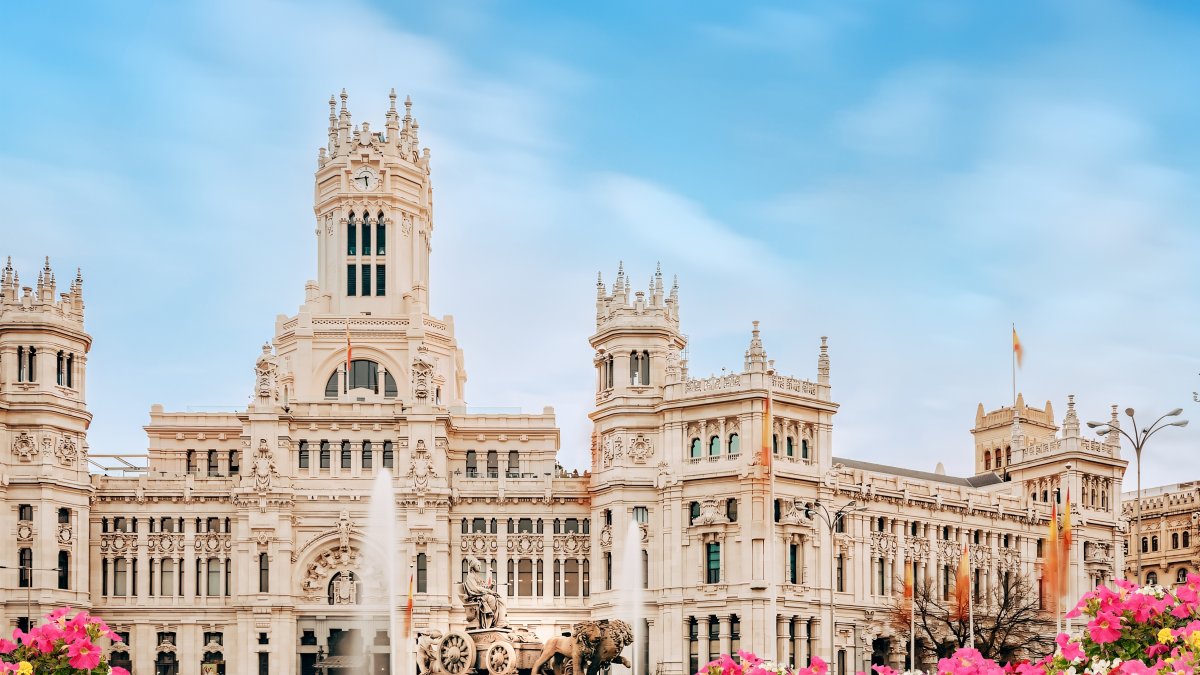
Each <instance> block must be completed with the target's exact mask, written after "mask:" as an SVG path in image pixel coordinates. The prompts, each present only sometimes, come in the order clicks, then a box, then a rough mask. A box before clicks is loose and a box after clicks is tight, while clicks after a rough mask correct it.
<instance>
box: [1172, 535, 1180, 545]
mask: <svg viewBox="0 0 1200 675" xmlns="http://www.w3.org/2000/svg"><path fill="white" fill-rule="evenodd" d="M1171 548H1179V533H1178V532H1172V533H1171Z"/></svg>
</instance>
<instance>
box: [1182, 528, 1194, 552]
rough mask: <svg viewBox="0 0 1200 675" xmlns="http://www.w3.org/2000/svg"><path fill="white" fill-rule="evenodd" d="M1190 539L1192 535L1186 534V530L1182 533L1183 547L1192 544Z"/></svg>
mask: <svg viewBox="0 0 1200 675" xmlns="http://www.w3.org/2000/svg"><path fill="white" fill-rule="evenodd" d="M1191 539H1192V535H1190V534H1188V533H1187V532H1184V533H1183V547H1184V548H1188V547H1189V546H1191V545H1192V542H1191Z"/></svg>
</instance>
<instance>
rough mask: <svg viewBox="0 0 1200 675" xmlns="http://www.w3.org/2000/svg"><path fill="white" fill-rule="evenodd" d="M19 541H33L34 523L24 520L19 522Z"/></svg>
mask: <svg viewBox="0 0 1200 675" xmlns="http://www.w3.org/2000/svg"><path fill="white" fill-rule="evenodd" d="M17 541H18V542H19V543H22V544H24V543H28V542H31V541H33V523H30V522H28V521H24V520H22V521H21V522H19V523H17Z"/></svg>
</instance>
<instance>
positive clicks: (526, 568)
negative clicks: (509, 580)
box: [517, 558, 540, 598]
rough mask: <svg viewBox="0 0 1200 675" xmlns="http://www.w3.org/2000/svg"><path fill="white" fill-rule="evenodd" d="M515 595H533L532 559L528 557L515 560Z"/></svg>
mask: <svg viewBox="0 0 1200 675" xmlns="http://www.w3.org/2000/svg"><path fill="white" fill-rule="evenodd" d="M539 562H540V561H539ZM517 595H519V596H521V597H523V598H528V597H531V596H532V595H533V561H532V560H530V559H529V558H521V559H520V560H518V561H517Z"/></svg>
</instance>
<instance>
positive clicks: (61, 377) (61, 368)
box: [54, 351, 67, 387]
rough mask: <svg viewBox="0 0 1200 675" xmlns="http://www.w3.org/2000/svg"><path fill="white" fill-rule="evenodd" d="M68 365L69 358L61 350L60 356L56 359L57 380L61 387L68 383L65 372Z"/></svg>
mask: <svg viewBox="0 0 1200 675" xmlns="http://www.w3.org/2000/svg"><path fill="white" fill-rule="evenodd" d="M66 366H67V359H66V358H65V357H64V356H63V353H62V351H59V352H58V356H57V358H56V359H55V368H54V372H55V377H56V381H57V383H58V386H60V387H62V386H65V385H66V384H67V374H66V372H65V371H66Z"/></svg>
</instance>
